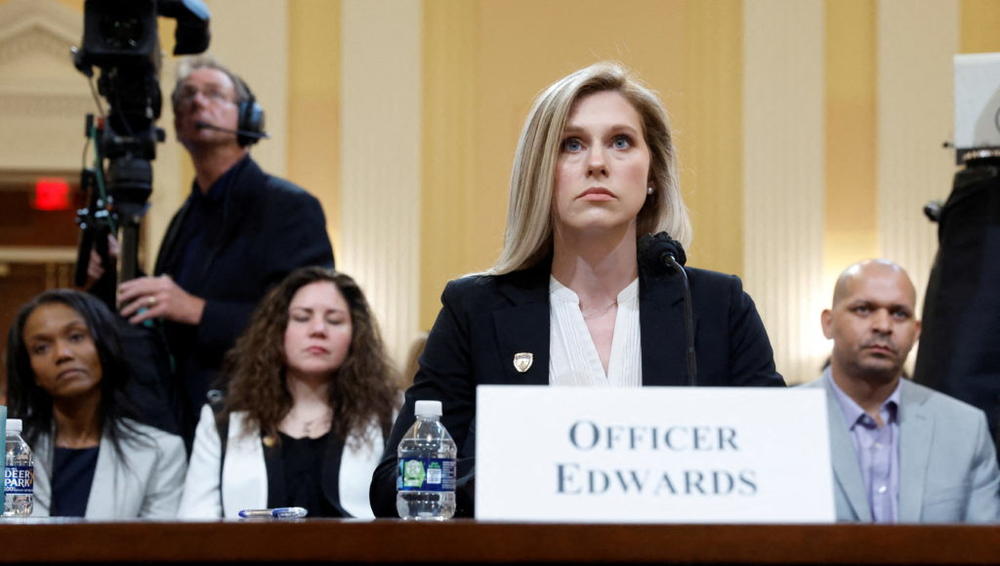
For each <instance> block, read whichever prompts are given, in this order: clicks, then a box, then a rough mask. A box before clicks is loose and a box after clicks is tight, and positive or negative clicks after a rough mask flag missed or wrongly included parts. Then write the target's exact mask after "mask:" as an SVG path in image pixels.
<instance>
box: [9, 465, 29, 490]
mask: <svg viewBox="0 0 1000 566" xmlns="http://www.w3.org/2000/svg"><path fill="white" fill-rule="evenodd" d="M34 483H35V470H34V468H32V467H31V466H9V465H8V466H6V467H5V468H4V469H3V488H4V491H5V492H6V493H7V495H31V489H32V486H33V485H34Z"/></svg>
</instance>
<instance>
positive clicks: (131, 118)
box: [73, 0, 210, 289]
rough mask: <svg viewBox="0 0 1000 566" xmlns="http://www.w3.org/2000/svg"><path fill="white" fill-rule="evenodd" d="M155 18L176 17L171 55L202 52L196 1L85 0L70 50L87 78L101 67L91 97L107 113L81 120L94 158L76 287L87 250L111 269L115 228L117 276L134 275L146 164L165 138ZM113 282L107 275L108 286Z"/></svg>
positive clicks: (204, 29)
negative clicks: (78, 37)
mask: <svg viewBox="0 0 1000 566" xmlns="http://www.w3.org/2000/svg"><path fill="white" fill-rule="evenodd" d="M157 16H163V17H167V18H172V19H175V20H177V29H176V32H175V34H174V38H175V41H176V43H175V46H174V51H173V53H174V55H192V54H196V53H201V52H203V51H205V49H207V48H208V43H209V39H210V36H209V30H208V22H209V12H208V8H207V7H206V6H205V5H204V3H203V2H202V1H201V0H86V3H85V4H84V16H83V21H84V29H83V46H82V47H80V48H79V49H74V52H73V64H74V65H75V66H76V68H77V69H78V70H79V71H80V72H81V73H83V74H84V75H86V76H87V77H93V74H94V69H93V68H94V67H97V68H98V69H100V77H99V78H98V80H97V92H98V93H99V94H100V95H101V96H102V97H104V99H105V100H107V102H108V105H109V111H108V113H107V115H106V116H103V117H99V118H98V119H97V120H95V119H94V116H93V115H88V116H87V127H86V135H87V137H88V139H89V140H91V141H93V142H94V146H95V160H94V166H93V167H92V168H88V167H84V169H83V171H82V173H81V180H80V188H81V191H83V192H84V194H86V195H87V205H86V207H85V208H82V209H80V210H79V211H78V212H77V221H78V223H79V224H80V228H81V237H80V246H79V250H78V253H77V262H76V272H75V275H74V283H75V284H76V285H77V286H83V285H84V284H85V283H86V280H87V264H88V263H89V260H90V252H91V249H92V248H93V247H95V246H96V248H97V250H98V253H99V254H100V255H101V257H102V259H103V260H104V264H105V266H108V265H109V263H110V262H109V261H108V253H107V252H108V250H107V236H108V234H112V233H117V225H118V224H120V226H121V229H122V238H121V241H122V251H121V255H120V257H121V262H122V263H121V269H120V275H121V279H122V280H128V279H132V278H134V277H135V276H136V272H137V264H138V233H139V222H140V219H141V218H142V216H143V214H144V213H145V211H146V202H147V200H148V199H149V195H150V194H151V193H152V191H153V168H152V164H151V161H152V160H153V159H155V158H156V144H157V142H162V141H163V140H164V133H163V130H162V129H161V128H158V127H156V121H157V120H158V119H159V117H160V110H161V107H162V95H161V93H160V84H159V74H160V40H159V35H158V32H157ZM95 97H96V95H95ZM105 159H106V160H107V167H106V169H105ZM111 271H113V270H111V269H106V273H107V272H111ZM116 279H117V277H116V276H115V275H114V274H112V275H111V281H110V282H109V283H110V285H111V288H112V289H113V288H114V287H115V286H116V285H117V281H116Z"/></svg>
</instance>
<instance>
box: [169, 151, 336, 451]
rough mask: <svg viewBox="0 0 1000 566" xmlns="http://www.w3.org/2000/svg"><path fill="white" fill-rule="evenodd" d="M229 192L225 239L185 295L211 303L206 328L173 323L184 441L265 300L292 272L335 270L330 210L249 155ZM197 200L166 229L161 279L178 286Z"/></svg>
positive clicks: (213, 243) (216, 242) (212, 248)
mask: <svg viewBox="0 0 1000 566" xmlns="http://www.w3.org/2000/svg"><path fill="white" fill-rule="evenodd" d="M234 167H237V168H239V169H238V170H237V171H236V177H235V179H234V180H233V182H232V184H231V185H230V186H229V188H228V189H227V192H226V196H225V201H224V204H223V217H222V226H221V228H220V230H219V232H218V236H217V237H215V238H213V239H212V240H210V241H207V242H206V246H207V247H208V248H209V250H208V253H205V254H199V255H200V257H201V258H202V260H203V261H202V264H201V265H198V266H195V267H194V269H195V271H194V273H195V276H194V278H193V279H192V282H191V283H189V285H188V287H187V288H185V291H187V292H188V293H191V294H192V295H195V296H197V297H201V298H202V299H205V311H204V313H203V315H202V319H201V324H199V325H197V326H191V325H186V324H178V323H171V322H168V323H166V325H165V326H166V335H167V343H168V345H169V347H170V351H171V353H172V355H173V356H174V362H175V373H176V375H177V376H178V379H179V381H180V385H181V387H182V397H183V400H184V402H183V403H182V409H183V419H182V428H183V431H184V436H185V438H186V439H187V440H188V442H189V443H190V439H191V438H193V435H194V425H195V424H196V422H197V418H198V413H199V411H200V409H201V406H202V405H204V404H205V402H206V400H205V393H206V392H207V391H208V389H209V388H210V386H211V385H213V383H214V382H215V381H216V380H217V378H218V372H219V369H220V367H221V365H222V361H223V357H224V355H225V353H226V351H228V350H229V349H230V348H232V346H233V344H234V343H235V341H236V338H237V337H238V336H239V335H240V334H241V333H242V332H243V329H244V328H245V327H246V325H247V323H248V322H249V320H250V315H251V313H252V312H253V310H254V308H256V306H257V303H258V301H260V299H261V298H263V296H264V294H265V293H266V292H267V290H268V289H269V288H270V287H271V286H273V285H275V284H276V283H278V282H279V281H281V280H282V279H283V278H284V277H285V276H286V275H287V274H288V273H289V272H291V271H292V270H294V269H296V268H298V267H304V266H308V265H322V266H326V267H333V248H332V247H331V246H330V239H329V237H328V236H327V233H326V220H325V218H324V216H323V209H322V207H321V206H320V204H319V201H318V200H316V198H315V197H313V196H312V195H310V194H309V193H307V192H306V191H305V190H303V189H302V188H300V187H298V186H296V185H294V184H292V183H290V182H288V181H286V180H284V179H280V178H278V177H273V176H271V175H268V174H266V173H264V172H263V171H262V170H261V169H260V167H258V166H257V163H256V162H254V161H253V159H251V158H250V157H249V156H248V157H247V158H245V159H244V160H243V161H241V162H239V163H238V164H236V165H234ZM190 200H191V199H190V198H189V199H188V200H187V201H185V203H184V205H183V206H182V207H181V209H180V210H179V211H178V212H177V214H175V215H174V218H173V219H172V220H171V221H170V226H169V227H168V228H167V233H166V236H165V237H164V240H163V245H162V246H161V248H160V254H159V256H158V257H157V260H156V269H155V273H156V274H157V275H161V274H169V275H171V276H173V277H174V278H175V279H176V274H177V272H178V271H179V270H180V268H181V265H180V263H181V261H182V259H183V258H182V254H183V250H182V249H180V248H181V247H182V246H181V242H182V241H183V240H184V239H183V238H182V237H181V234H180V231H181V228H182V226H183V225H184V216H185V214H186V213H187V211H188V208H189V206H190Z"/></svg>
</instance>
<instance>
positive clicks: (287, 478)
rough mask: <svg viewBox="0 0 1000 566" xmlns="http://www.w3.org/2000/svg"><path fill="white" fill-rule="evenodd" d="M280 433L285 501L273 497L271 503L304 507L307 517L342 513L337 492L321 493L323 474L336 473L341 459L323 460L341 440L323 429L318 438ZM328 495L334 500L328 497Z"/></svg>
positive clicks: (334, 474)
mask: <svg viewBox="0 0 1000 566" xmlns="http://www.w3.org/2000/svg"><path fill="white" fill-rule="evenodd" d="M279 434H280V435H281V462H282V468H283V470H282V471H283V472H284V474H283V475H284V488H285V497H284V501H272V500H270V499H271V498H268V499H269V501H268V506H270V507H304V508H305V509H308V510H309V517H344V516H346V514H345V513H344V511H343V510H342V509H341V508H340V501H339V493H324V490H323V481H322V480H323V476H324V474H329V473H330V472H333V474H332V476H333V477H335V478H336V477H339V471H340V470H339V467H340V460H339V459H337V460H336V461H334V462H330V461H326V462H324V460H325V455H326V454H327V451H328V450H330V451H333V452H334V453H336V454H339V453H340V452H341V451H342V450H343V448H344V447H343V443H342V442H340V441H338V440H336V439H335V438H333V436H332V435H331V434H330V433H326V434H324V435H323V436H320V437H319V438H308V437H303V438H292V437H291V436H288V435H287V434H285V433H283V432H282V433H279ZM331 465H335V466H337V467H338V469H337V470H325V469H324V466H331ZM331 497H332V498H333V499H334V501H331Z"/></svg>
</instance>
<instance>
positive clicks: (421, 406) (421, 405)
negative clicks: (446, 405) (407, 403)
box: [413, 401, 441, 417]
mask: <svg viewBox="0 0 1000 566" xmlns="http://www.w3.org/2000/svg"><path fill="white" fill-rule="evenodd" d="M413 412H414V413H415V414H416V415H417V417H440V416H441V401H417V403H416V405H414V408H413Z"/></svg>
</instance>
